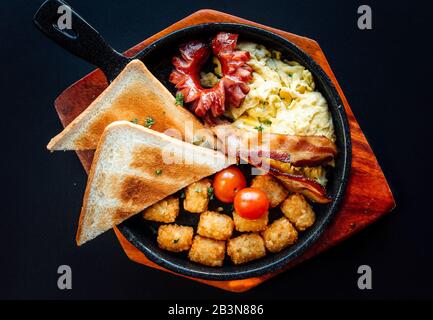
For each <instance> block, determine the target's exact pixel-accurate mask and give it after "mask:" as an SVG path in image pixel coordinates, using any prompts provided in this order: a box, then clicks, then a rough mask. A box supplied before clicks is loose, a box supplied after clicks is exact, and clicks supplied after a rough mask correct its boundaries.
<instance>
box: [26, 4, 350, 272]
mask: <svg viewBox="0 0 433 320" xmlns="http://www.w3.org/2000/svg"><path fill="white" fill-rule="evenodd" d="M64 4H65V3H64V2H62V1H59V0H48V1H46V2H45V3H44V4H43V5H42V6H41V8H40V9H39V10H38V12H37V13H36V15H35V17H34V22H35V24H36V26H37V27H38V28H39V29H40V30H41V31H42V32H44V33H45V34H46V35H47V36H48V37H50V38H51V39H53V40H54V41H55V42H57V43H58V44H59V45H61V46H62V47H64V48H65V49H67V50H68V51H70V52H71V53H73V54H75V55H76V56H78V57H81V58H83V59H84V60H86V61H88V62H90V63H92V64H94V65H95V66H97V67H99V68H100V69H101V70H102V71H103V72H104V73H105V75H106V77H107V79H108V80H109V81H111V80H113V79H114V78H115V77H116V75H117V74H118V73H119V72H120V71H121V70H122V69H123V67H124V66H125V65H126V64H127V63H128V62H129V61H131V59H132V58H127V57H125V56H123V55H122V54H120V53H118V52H117V51H115V50H114V49H112V48H111V47H110V46H109V45H108V44H107V43H106V42H105V41H104V39H103V38H102V37H101V36H100V35H99V33H98V32H97V31H96V30H95V29H93V28H92V27H91V26H90V25H89V24H88V23H87V22H85V21H84V19H82V18H81V17H80V16H79V15H78V14H77V13H75V12H74V11H72V30H66V31H65V30H64V31H62V30H59V28H58V27H57V24H56V23H57V20H58V18H59V16H60V15H59V14H58V13H57V10H58V7H59V6H60V5H64ZM219 31H227V32H232V33H237V34H239V35H240V39H241V40H251V41H254V42H256V43H259V44H263V45H265V46H267V47H268V48H271V49H276V50H279V51H281V53H282V56H283V58H286V59H290V60H295V61H298V62H299V63H301V64H302V65H304V66H305V67H306V68H307V69H309V70H310V71H311V72H312V74H313V76H314V79H315V82H316V85H317V89H318V90H319V91H320V92H321V93H322V94H323V95H324V96H325V98H326V100H327V102H328V104H329V109H330V111H331V113H332V118H333V121H334V126H335V132H336V136H337V147H338V152H339V153H338V156H337V158H336V165H335V169H334V170H332V172H331V175H330V177H329V184H328V186H327V190H328V192H329V194H330V195H331V197H332V198H333V201H332V203H330V204H327V205H314V210H315V212H316V216H317V219H316V223H315V224H314V225H313V226H312V227H311V228H310V229H308V230H307V231H305V232H303V233H301V234H300V237H299V240H298V242H297V243H296V244H295V245H293V246H291V247H289V248H286V249H285V250H283V251H281V252H279V253H277V254H268V255H267V256H266V257H264V258H262V259H259V260H256V261H251V262H249V263H246V264H243V265H239V266H235V265H233V264H232V263H231V262H230V261H229V259H226V261H225V262H224V266H223V267H221V268H211V267H206V266H202V265H199V264H196V263H193V262H190V261H189V260H188V258H187V256H186V253H183V254H174V253H171V252H168V251H164V250H161V249H159V248H158V245H157V243H156V233H157V228H158V223H153V222H148V221H146V222H145V221H143V219H141V217H140V215H136V216H134V217H132V218H130V219H128V220H127V221H125V222H124V223H122V224H121V225H119V230H120V231H121V232H122V234H123V235H124V236H125V237H126V239H128V240H129V241H130V242H131V243H132V244H133V245H134V246H135V247H136V248H138V249H139V250H140V251H142V252H143V253H144V254H145V255H146V256H147V257H148V258H149V259H150V260H152V261H153V262H155V263H157V264H159V265H161V266H163V267H165V268H167V269H169V270H172V271H175V272H177V273H181V274H184V275H187V276H193V277H197V278H202V279H212V280H230V279H242V278H248V277H253V276H260V275H263V274H266V273H268V272H272V271H275V270H277V269H280V268H281V267H283V266H284V265H285V264H287V263H288V262H290V261H291V260H293V259H294V258H296V257H298V256H299V255H300V254H301V253H302V252H303V251H304V250H305V249H307V248H308V247H309V246H311V245H312V244H313V243H314V242H315V241H316V240H317V239H318V238H319V236H320V235H321V234H322V232H323V231H324V230H325V229H326V227H327V226H328V224H329V223H330V221H331V219H332V218H333V216H334V214H335V213H336V211H337V209H338V206H339V204H340V202H341V200H342V198H343V194H344V191H345V188H346V184H347V181H348V177H349V169H350V165H351V140H350V132H349V126H348V122H347V118H346V113H345V111H344V107H343V104H342V102H341V99H340V97H339V95H338V93H337V91H336V90H335V88H334V85H333V84H332V82H331V81H330V79H329V78H328V77H327V75H326V74H325V73H324V71H323V70H322V69H321V68H320V67H319V65H317V63H316V62H315V61H314V60H313V59H312V58H311V57H310V56H308V55H307V54H306V53H305V52H303V51H302V50H301V49H299V48H298V47H297V46H296V45H295V44H293V43H291V42H289V41H287V40H286V39H284V38H282V37H280V36H278V35H276V34H274V33H272V32H269V31H265V30H263V29H259V28H256V27H251V26H247V25H242V24H233V23H209V24H202V25H196V26H191V27H188V28H185V29H181V30H179V31H176V32H173V33H171V34H169V35H167V36H165V37H163V38H161V39H159V40H157V41H155V42H154V43H152V44H151V45H149V46H148V47H146V48H145V49H144V50H143V51H141V52H139V53H138V54H137V55H136V56H135V57H134V58H136V59H140V60H142V61H143V62H144V63H145V64H146V65H147V67H148V68H149V69H150V70H151V72H152V73H153V74H154V75H155V76H156V77H157V78H158V79H159V80H160V81H161V82H162V83H163V84H164V85H165V86H166V87H167V88H169V89H170V90H171V91H172V92H173V93H174V91H175V90H174V88H173V86H172V85H171V84H170V83H169V82H168V76H169V74H170V72H171V70H172V66H171V58H172V57H173V55H174V54H176V53H177V50H178V46H179V44H181V43H183V42H186V41H188V40H192V39H209V38H211V37H212V36H214V35H215V34H216V33H217V32H219ZM243 170H247V168H245V167H244V168H243ZM248 179H251V177H250V176H248ZM217 206H221V204H218V203H216V204H212V207H210V208H209V209H210V210H212V209H215V208H214V207H217ZM223 207H224V206H223ZM229 210H230V208H228V207H227V206H225V207H224V212H227V213H229V212H230V211H229ZM275 211H278V209H277V210H275ZM278 216H281V213H280V212H273V211H271V212H270V220H271V221H272V220H273V219H275V218H276V217H278ZM197 220H198V215H197V214H190V213H185V212H183V211H182V210H181V213H180V214H179V217H178V219H177V220H176V223H178V224H182V225H191V226H196V224H197Z"/></svg>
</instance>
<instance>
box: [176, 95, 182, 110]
mask: <svg viewBox="0 0 433 320" xmlns="http://www.w3.org/2000/svg"><path fill="white" fill-rule="evenodd" d="M176 105H177V106H181V107H183V93H182V92H179V93H177V94H176Z"/></svg>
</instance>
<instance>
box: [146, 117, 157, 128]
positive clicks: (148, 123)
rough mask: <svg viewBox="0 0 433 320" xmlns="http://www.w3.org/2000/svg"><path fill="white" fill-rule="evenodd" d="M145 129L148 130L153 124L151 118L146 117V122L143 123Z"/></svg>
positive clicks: (153, 121)
mask: <svg viewBox="0 0 433 320" xmlns="http://www.w3.org/2000/svg"><path fill="white" fill-rule="evenodd" d="M144 123H145V125H146V127H148V128H150V127H152V126H153V125H154V124H155V120H153V118H151V117H147V118H146V120H145V121H144Z"/></svg>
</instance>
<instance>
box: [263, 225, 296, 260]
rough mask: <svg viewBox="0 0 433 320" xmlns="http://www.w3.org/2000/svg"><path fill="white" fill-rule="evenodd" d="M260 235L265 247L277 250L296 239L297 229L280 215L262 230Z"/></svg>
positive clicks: (273, 250)
mask: <svg viewBox="0 0 433 320" xmlns="http://www.w3.org/2000/svg"><path fill="white" fill-rule="evenodd" d="M262 236H263V240H265V246H266V249H268V250H269V251H270V252H279V251H281V250H283V249H284V248H286V247H288V246H290V245H292V244H294V243H295V242H296V241H297V240H298V231H296V229H295V227H294V226H293V225H292V224H291V223H290V221H289V220H288V219H287V218H285V217H282V218H280V219H278V220H275V221H274V222H273V223H272V224H271V225H269V226H268V227H267V228H266V230H265V231H263V232H262Z"/></svg>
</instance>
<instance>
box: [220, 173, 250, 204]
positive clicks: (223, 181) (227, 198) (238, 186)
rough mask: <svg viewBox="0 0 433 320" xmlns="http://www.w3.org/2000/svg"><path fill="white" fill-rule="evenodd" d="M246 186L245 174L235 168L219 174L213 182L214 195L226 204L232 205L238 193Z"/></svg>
mask: <svg viewBox="0 0 433 320" xmlns="http://www.w3.org/2000/svg"><path fill="white" fill-rule="evenodd" d="M246 186H247V181H246V179H245V176H244V174H243V173H242V171H241V170H239V168H237V167H235V166H231V167H229V168H226V169H224V170H222V171H220V172H218V173H217V174H216V175H215V178H214V181H213V189H214V195H215V197H216V198H217V199H218V200H220V201H222V202H224V203H232V202H233V200H234V198H235V195H236V193H237V192H238V191H240V190H242V189H243V188H245V187H246Z"/></svg>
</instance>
